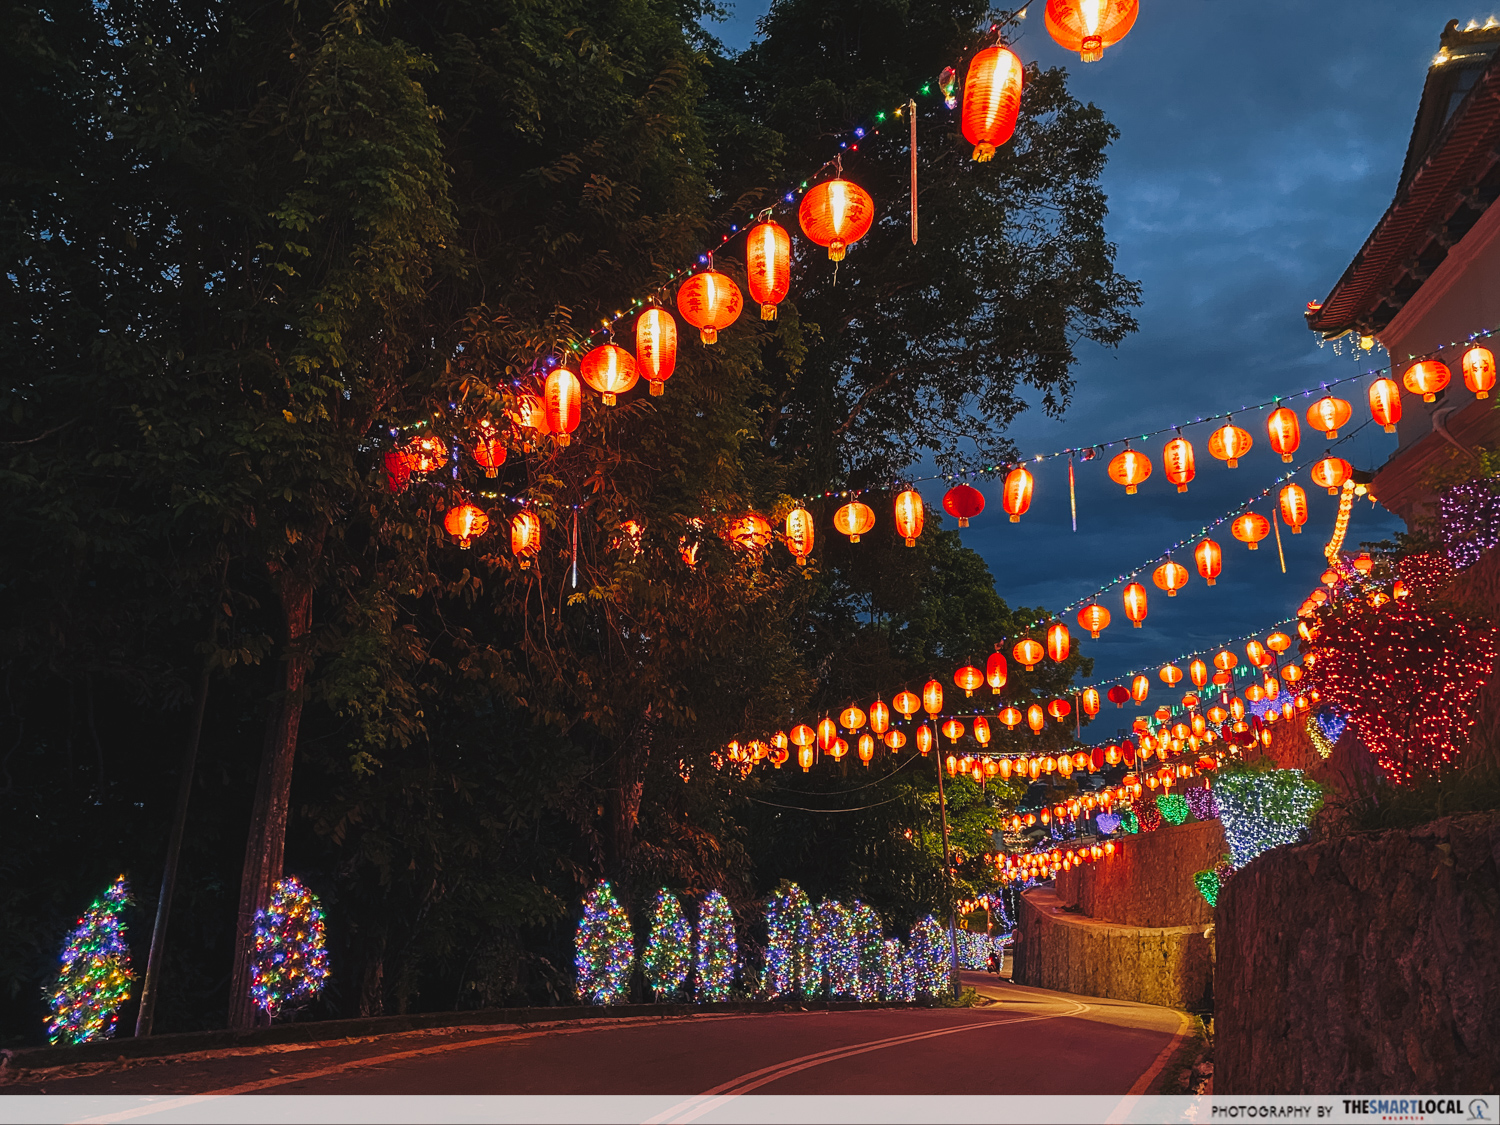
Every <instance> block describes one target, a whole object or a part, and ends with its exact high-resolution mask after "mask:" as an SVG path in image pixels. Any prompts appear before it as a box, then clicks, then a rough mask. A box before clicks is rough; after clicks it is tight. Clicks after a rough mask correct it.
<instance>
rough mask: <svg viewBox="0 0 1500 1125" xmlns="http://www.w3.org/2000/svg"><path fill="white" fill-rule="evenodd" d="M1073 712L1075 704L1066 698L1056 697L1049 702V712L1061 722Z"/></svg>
mask: <svg viewBox="0 0 1500 1125" xmlns="http://www.w3.org/2000/svg"><path fill="white" fill-rule="evenodd" d="M1072 713H1073V705H1072V704H1071V703H1069V702H1068V701H1067V700H1066V699H1054V700H1053V701H1052V702H1051V703H1049V704H1047V714H1049V715H1051V716H1052V717H1053V718H1054V719H1055V720H1057V721H1058V722H1059V723H1060V722H1062V721H1063V720H1064V719H1066V718H1067V717H1068V716H1069V715H1071V714H1072Z"/></svg>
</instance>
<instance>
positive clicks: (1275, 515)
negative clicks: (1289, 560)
mask: <svg viewBox="0 0 1500 1125" xmlns="http://www.w3.org/2000/svg"><path fill="white" fill-rule="evenodd" d="M1271 527H1272V528H1273V529H1274V530H1275V532H1276V554H1277V555H1278V556H1279V557H1280V559H1281V573H1282V574H1285V573H1286V552H1285V551H1283V550H1282V549H1281V509H1280V507H1279V506H1278V507H1274V508H1272V509H1271Z"/></svg>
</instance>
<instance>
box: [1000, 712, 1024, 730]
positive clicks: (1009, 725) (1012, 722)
mask: <svg viewBox="0 0 1500 1125" xmlns="http://www.w3.org/2000/svg"><path fill="white" fill-rule="evenodd" d="M998 718H999V719H1000V721H1001V722H1002V723H1004V724H1005V729H1006V730H1015V729H1016V728H1017V727H1018V726H1020V725H1021V720H1022V719H1023V718H1025V716H1024V715H1022V714H1021V712H1020V711H1019V710H1017V709H1016V708H1015V707H1005V708H1002V709H1001V711H1000V714H999V716H998Z"/></svg>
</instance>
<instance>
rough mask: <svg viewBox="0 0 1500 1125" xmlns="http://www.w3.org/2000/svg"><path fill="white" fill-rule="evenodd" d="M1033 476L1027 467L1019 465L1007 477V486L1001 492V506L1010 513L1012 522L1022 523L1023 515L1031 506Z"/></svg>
mask: <svg viewBox="0 0 1500 1125" xmlns="http://www.w3.org/2000/svg"><path fill="white" fill-rule="evenodd" d="M1032 483H1033V482H1032V476H1031V474H1030V473H1029V472H1027V471H1026V470H1025V468H1023V467H1020V466H1017V467H1016V468H1014V469H1012V470H1011V471H1010V472H1009V473H1008V474H1006V477H1005V488H1004V490H1003V492H1002V493H1001V499H1000V503H1001V506H1002V507H1003V508H1004V509H1005V510H1006V511H1007V512H1009V513H1010V522H1011V523H1020V522H1021V517H1022V516H1024V515H1025V514H1026V510H1027V509H1028V508H1030V507H1031V486H1032Z"/></svg>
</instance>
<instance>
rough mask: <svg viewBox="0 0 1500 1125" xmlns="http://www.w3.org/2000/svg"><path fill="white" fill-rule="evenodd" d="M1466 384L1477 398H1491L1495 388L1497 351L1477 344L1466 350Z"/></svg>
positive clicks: (1464, 364) (1464, 366) (1464, 365)
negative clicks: (1491, 392)
mask: <svg viewBox="0 0 1500 1125" xmlns="http://www.w3.org/2000/svg"><path fill="white" fill-rule="evenodd" d="M1463 368H1464V386H1466V387H1468V388H1469V390H1471V391H1473V392H1474V397H1475V398H1489V397H1490V391H1492V390H1494V389H1495V353H1494V352H1492V351H1490V349H1489V348H1482V347H1479V346H1478V345H1477V344H1476V345H1475V346H1474V347H1472V348H1470V349H1469V350H1468V351H1466V352H1464V362H1463Z"/></svg>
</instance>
